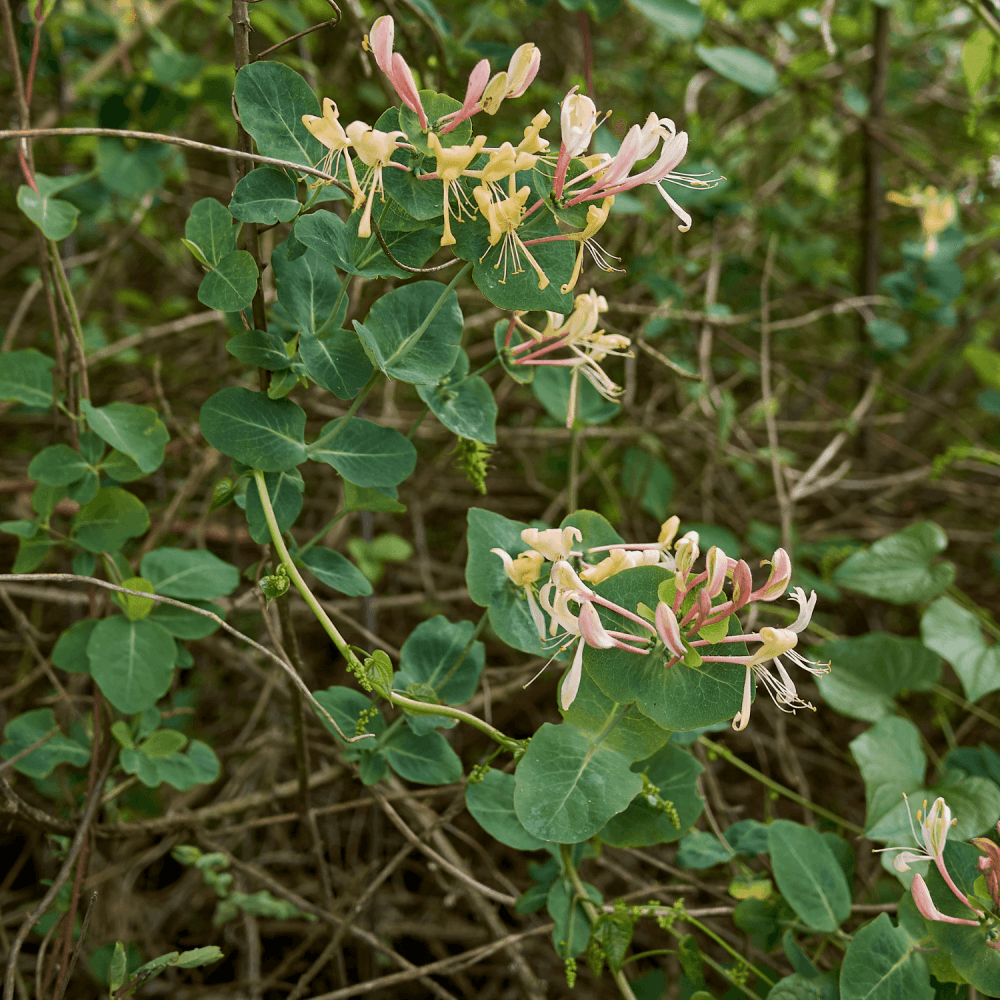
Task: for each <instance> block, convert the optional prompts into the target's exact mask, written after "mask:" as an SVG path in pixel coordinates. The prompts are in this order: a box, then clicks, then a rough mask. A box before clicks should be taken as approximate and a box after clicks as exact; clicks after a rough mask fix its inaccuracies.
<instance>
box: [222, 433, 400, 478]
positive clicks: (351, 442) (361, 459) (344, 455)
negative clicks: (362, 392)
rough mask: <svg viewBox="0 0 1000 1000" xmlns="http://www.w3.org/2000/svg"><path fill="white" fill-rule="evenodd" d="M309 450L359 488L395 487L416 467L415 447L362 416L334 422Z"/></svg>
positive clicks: (313, 457) (315, 460) (316, 460)
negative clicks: (363, 418)
mask: <svg viewBox="0 0 1000 1000" xmlns="http://www.w3.org/2000/svg"><path fill="white" fill-rule="evenodd" d="M334 431H336V434H335V435H334V434H333V433H332V432H334ZM206 437H207V435H206ZM306 451H307V453H308V457H309V458H311V459H312V460H313V461H314V462H325V463H326V464H327V465H332V466H333V467H334V468H335V469H336V470H337V472H339V473H340V474H341V475H342V476H343V477H344V479H349V480H350V481H351V482H352V483H355V484H357V485H358V486H395V485H396V484H397V483H401V482H402V481H403V480H404V479H406V477H407V476H409V474H410V473H411V472H413V469H414V467H415V466H416V464H417V450H416V448H414V447H413V445H412V444H411V442H409V441H408V440H407V439H406V438H405V437H403V435H402V434H400V433H399V431H397V430H395V429H394V428H392V427H382V426H381V425H380V424H376V423H373V422H372V421H370V420H362V419H361V418H360V417H350V418H348V419H347V421H346V423H345V422H344V418H342V417H340V418H338V419H337V420H331V421H330V423H328V424H327V425H326V426H325V427H324V428H323V429H322V430H321V431H320V434H319V437H318V438H317V439H316V440H315V441H314V442H313V443H312V444H311V445H309V446H308V448H307V449H306Z"/></svg>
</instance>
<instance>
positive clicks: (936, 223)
mask: <svg viewBox="0 0 1000 1000" xmlns="http://www.w3.org/2000/svg"><path fill="white" fill-rule="evenodd" d="M886 198H887V199H888V200H889V201H891V202H892V203H893V204H894V205H903V206H904V207H906V208H915V209H917V211H918V212H919V214H920V228H921V229H922V230H923V232H924V236H926V237H927V240H926V242H925V244H924V256H925V257H933V256H934V254H935V253H936V252H937V248H938V240H937V237H938V233H941V232H944V230H945V229H947V228H948V227H949V226H950V225H951V224H952V223H953V222H954V221H955V217H956V215H957V214H958V212H957V209H956V207H955V199H954V198H953V197H952V196H951V195H950V194H938V189H937V188H936V187H932V186H928V187H926V188H924V190H923V191H917V192H914V193H911V194H909V195H904V194H900V193H899V192H898V191H890V192H889V193H888V194H887V195H886Z"/></svg>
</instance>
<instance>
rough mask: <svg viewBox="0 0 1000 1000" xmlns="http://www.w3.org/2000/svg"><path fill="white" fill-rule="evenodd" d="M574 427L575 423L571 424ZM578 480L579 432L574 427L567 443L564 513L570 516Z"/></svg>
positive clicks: (573, 508)
mask: <svg viewBox="0 0 1000 1000" xmlns="http://www.w3.org/2000/svg"><path fill="white" fill-rule="evenodd" d="M573 423H574V425H575V423H576V421H574V422H573ZM579 478H580V431H579V429H578V428H577V427H576V426H574V427H573V436H572V437H571V438H570V442H569V487H568V491H567V492H568V497H567V501H566V513H567V514H572V513H573V511H575V510H576V507H577V500H578V498H577V482H578V480H579Z"/></svg>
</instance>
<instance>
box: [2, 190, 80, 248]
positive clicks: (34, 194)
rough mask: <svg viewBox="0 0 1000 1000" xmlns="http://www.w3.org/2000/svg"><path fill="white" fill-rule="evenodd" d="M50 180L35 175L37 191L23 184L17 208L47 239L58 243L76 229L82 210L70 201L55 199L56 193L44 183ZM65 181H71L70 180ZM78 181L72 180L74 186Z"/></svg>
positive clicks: (18, 195) (18, 192)
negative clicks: (54, 194) (53, 195)
mask: <svg viewBox="0 0 1000 1000" xmlns="http://www.w3.org/2000/svg"><path fill="white" fill-rule="evenodd" d="M48 179H49V178H47V177H45V176H44V175H43V174H36V175H35V183H36V184H37V185H38V190H37V191H33V190H32V189H31V188H30V187H28V185H27V184H22V185H21V186H20V187H19V188H18V189H17V207H18V208H19V209H20V210H21V211H22V212H24V214H25V215H26V216H27V217H28V218H29V219H31V221H32V222H33V223H34V224H35V225H36V226H38V228H39V229H40V230H41V231H42V233H44V235H45V237H46V238H47V239H50V240H56V241H57V242H58V241H59V240H63V239H65V238H66V237H67V236H69V234H70V233H71V232H73V230H74V229H76V220H77V219H78V218H79V215H80V210H79V209H78V208H77V207H76V205H73V204H71V203H70V202H68V201H63V199H61V198H53V197H52V194H53V193H54V192H52V191H51V190H47V188H48V185H46V184H45V183H44V182H45V181H47V180H48ZM61 179H63V178H61ZM64 179H65V180H70V178H64ZM77 181H78V178H73V179H72V182H73V183H74V184H75V183H77Z"/></svg>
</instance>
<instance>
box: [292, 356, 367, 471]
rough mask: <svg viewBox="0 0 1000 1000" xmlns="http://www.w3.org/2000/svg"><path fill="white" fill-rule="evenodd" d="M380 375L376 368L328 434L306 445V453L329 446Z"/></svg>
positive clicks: (356, 410) (355, 411)
mask: <svg viewBox="0 0 1000 1000" xmlns="http://www.w3.org/2000/svg"><path fill="white" fill-rule="evenodd" d="M381 374H382V373H381V372H380V371H379V370H378V369H377V368H376V369H375V371H373V372H372V377H371V378H370V379H368V381H367V382H366V383H365V384H364V387H363V388H362V390H361V392H359V393H358V394H357V395H356V396H355V397H354V400H353V401H352V403H351V405H350V406H349V407H348V408H347V412H346V413H345V414H344V415H343V416H342V417H338V419H337V420H336V421H335V422H334V427H333V428H332V429H331V430H330V431H329V432H328V433H326V434H323V435H322V436H321V437H318V438H316V440H315V441H313V443H312V444H310V445H306V451H307V452H310V453H311V452H314V451H316V450H317V449H319V448H322V447H323V445H325V444H329V443H330V442H331V441H332V440H333V439H334V438H335V437H336V436H337V435H338V434H339V433H340V432H341V431H342V430H343V429H344V428H345V427H346V426H347V421H348V420H350V419H351V417H353V416H354V414H355V413H357V412H358V407H359V406H360V405H361V404H362V403H363V402H364V401H365V396H367V395H368V393H369V392H370V391H371V389H372V386H374V385H375V383H376V382H377V381H378V377H379V375H381Z"/></svg>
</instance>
